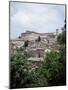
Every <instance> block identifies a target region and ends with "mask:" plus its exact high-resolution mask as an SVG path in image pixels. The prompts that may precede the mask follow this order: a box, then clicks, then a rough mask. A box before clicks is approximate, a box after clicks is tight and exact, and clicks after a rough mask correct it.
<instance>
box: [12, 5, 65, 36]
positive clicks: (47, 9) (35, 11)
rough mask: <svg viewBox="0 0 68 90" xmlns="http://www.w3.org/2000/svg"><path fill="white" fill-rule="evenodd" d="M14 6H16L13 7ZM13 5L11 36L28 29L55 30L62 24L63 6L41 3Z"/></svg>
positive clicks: (38, 30) (39, 30)
mask: <svg viewBox="0 0 68 90" xmlns="http://www.w3.org/2000/svg"><path fill="white" fill-rule="evenodd" d="M15 6H16V7H15ZM15 6H14V10H16V12H14V10H13V11H12V13H14V14H13V15H12V16H11V28H12V29H11V33H15V34H14V35H15V36H14V35H11V37H16V36H18V34H20V33H22V32H24V31H26V30H30V31H32V30H33V31H37V32H55V30H56V28H60V27H62V26H63V24H64V13H65V12H64V6H56V5H55V6H53V5H45V4H44V5H43V4H41V5H40V4H29V3H28V4H27V3H26V4H25V3H24V4H23V3H22V4H21V5H19V4H18V3H17V5H15Z"/></svg>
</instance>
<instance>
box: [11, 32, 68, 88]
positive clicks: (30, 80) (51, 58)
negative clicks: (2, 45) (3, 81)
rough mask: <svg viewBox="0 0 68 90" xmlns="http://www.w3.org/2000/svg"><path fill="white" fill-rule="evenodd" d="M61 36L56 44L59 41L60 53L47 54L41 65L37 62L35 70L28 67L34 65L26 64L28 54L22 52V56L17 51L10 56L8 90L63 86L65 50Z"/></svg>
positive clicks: (64, 82) (64, 81)
mask: <svg viewBox="0 0 68 90" xmlns="http://www.w3.org/2000/svg"><path fill="white" fill-rule="evenodd" d="M63 35H65V34H62V35H61V37H60V36H58V42H60V41H61V42H60V44H61V48H60V52H59V53H57V52H54V51H51V52H50V53H47V54H46V59H45V60H44V62H42V63H39V62H38V64H37V68H32V67H30V66H32V64H33V65H34V64H35V63H32V62H30V63H29V62H28V60H27V59H28V58H27V56H28V54H27V53H25V51H24V50H23V54H21V53H20V52H19V51H17V53H16V54H15V55H12V56H11V58H10V59H11V60H10V88H24V87H40V86H57V85H65V84H66V58H65V57H66V49H65V47H64V45H65V36H63ZM59 37H60V39H59ZM62 38H63V39H62ZM62 44H63V45H62ZM28 57H29V56H28ZM29 67H30V68H29Z"/></svg>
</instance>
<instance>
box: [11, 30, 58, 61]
mask: <svg viewBox="0 0 68 90" xmlns="http://www.w3.org/2000/svg"><path fill="white" fill-rule="evenodd" d="M58 34H59V32H58V30H56V32H52V33H38V32H33V31H26V32H25V33H21V35H20V36H19V37H17V38H16V39H12V40H10V48H11V53H16V49H20V48H22V49H23V48H24V47H26V48H25V50H26V51H27V52H28V53H31V54H32V53H33V54H32V55H31V59H33V58H32V57H35V58H36V57H37V60H38V57H39V59H42V57H44V56H43V55H44V54H43V53H44V52H46V51H48V50H52V49H53V50H56V51H58V44H57V42H56V41H57V36H58ZM25 44H28V45H26V46H24V45H25ZM29 60H30V59H29ZM42 60H43V59H42Z"/></svg>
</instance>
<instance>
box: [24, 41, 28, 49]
mask: <svg viewBox="0 0 68 90" xmlns="http://www.w3.org/2000/svg"><path fill="white" fill-rule="evenodd" d="M28 42H29V41H28V40H26V41H25V42H24V47H25V48H26V47H28Z"/></svg>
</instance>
